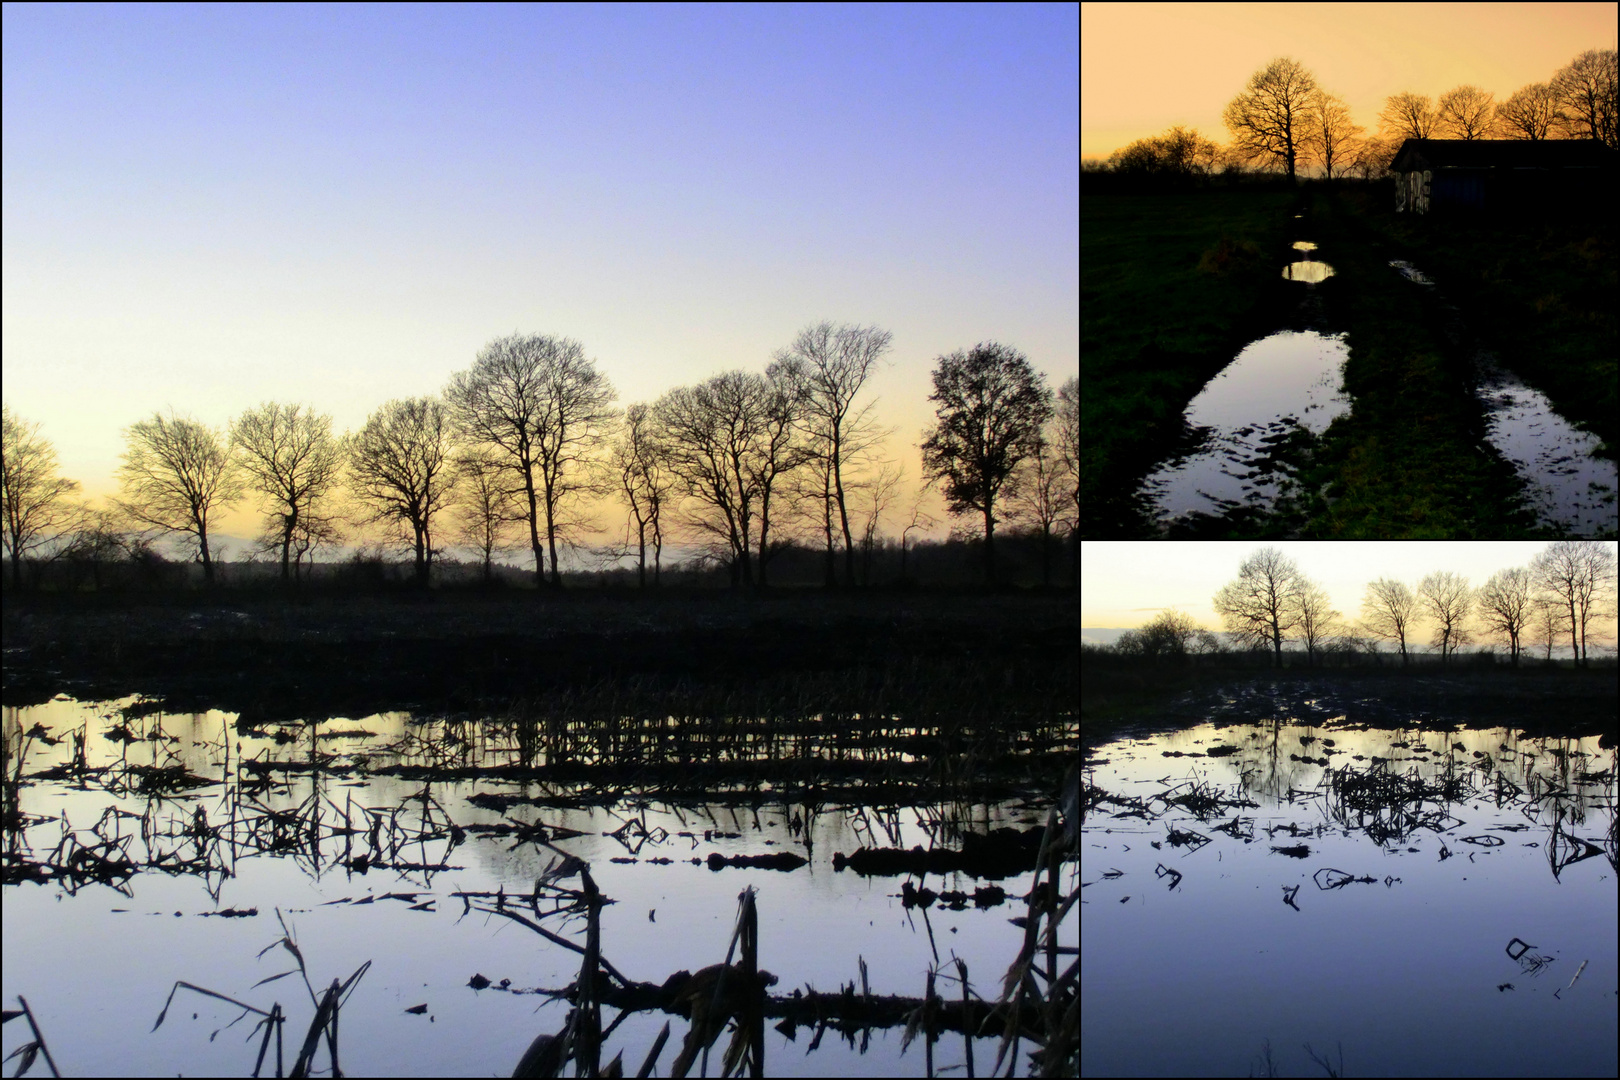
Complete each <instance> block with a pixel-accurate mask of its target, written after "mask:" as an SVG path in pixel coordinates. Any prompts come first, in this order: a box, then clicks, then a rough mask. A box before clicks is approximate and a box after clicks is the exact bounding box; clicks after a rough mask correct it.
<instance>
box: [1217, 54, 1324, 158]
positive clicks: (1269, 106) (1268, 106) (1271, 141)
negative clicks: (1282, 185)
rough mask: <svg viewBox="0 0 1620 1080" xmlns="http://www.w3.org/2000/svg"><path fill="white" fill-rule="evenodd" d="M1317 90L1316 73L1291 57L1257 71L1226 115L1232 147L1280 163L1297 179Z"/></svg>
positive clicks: (1250, 155)
mask: <svg viewBox="0 0 1620 1080" xmlns="http://www.w3.org/2000/svg"><path fill="white" fill-rule="evenodd" d="M1316 90H1317V88H1316V79H1315V77H1314V76H1312V75H1311V73H1310V72H1308V71H1306V70H1305V66H1304V65H1303V64H1301V63H1300V62H1299V61H1297V60H1292V59H1289V58H1287V57H1282V58H1280V59H1277V60H1273V61H1272V62H1271V63H1269V64H1267V65H1266V66H1265V67H1264V68H1262V69H1260V70H1259V71H1257V72H1255V73H1254V75H1252V76H1251V77H1250V78H1249V84H1248V86H1247V87H1246V88H1245V89H1244V91H1243V93H1241V94H1239V95H1238V96H1237V97H1235V98H1233V99H1232V101H1231V102H1230V103H1229V104H1228V105H1227V106H1226V111H1225V112H1224V113H1223V114H1222V118H1223V119H1224V120H1225V121H1226V127H1227V130H1229V131H1231V133H1232V150H1233V152H1234V153H1236V154H1238V155H1239V156H1241V157H1243V158H1244V159H1246V160H1249V161H1253V160H1255V159H1257V158H1260V159H1270V160H1273V161H1276V162H1279V163H1280V164H1282V165H1283V167H1284V168H1286V169H1287V171H1288V182H1289V183H1294V182H1295V180H1296V176H1295V170H1296V168H1297V167H1298V165H1299V164H1300V159H1301V158H1302V157H1303V156H1304V154H1305V152H1306V147H1307V145H1308V139H1309V135H1310V128H1311V123H1310V115H1311V101H1312V99H1313V97H1314V95H1315V94H1316Z"/></svg>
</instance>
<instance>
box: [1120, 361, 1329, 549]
mask: <svg viewBox="0 0 1620 1080" xmlns="http://www.w3.org/2000/svg"><path fill="white" fill-rule="evenodd" d="M1348 355H1349V347H1348V346H1347V345H1346V344H1345V341H1344V337H1343V335H1339V334H1321V333H1318V332H1317V331H1315V330H1303V331H1298V330H1284V331H1280V332H1279V333H1275V334H1272V335H1270V336H1269V337H1264V338H1261V339H1260V340H1259V341H1255V342H1252V343H1251V344H1249V345H1247V346H1246V347H1244V349H1243V351H1242V352H1240V353H1238V355H1237V359H1236V360H1234V361H1233V362H1232V363H1231V364H1229V365H1227V367H1226V368H1225V369H1224V370H1223V371H1222V372H1221V373H1220V374H1219V375H1217V376H1215V378H1213V379H1211V380H1210V381H1209V382H1208V383H1207V384H1205V386H1204V388H1203V389H1202V390H1201V391H1199V393H1198V396H1197V397H1195V398H1193V400H1192V402H1191V403H1190V404H1189V405H1188V406H1187V416H1186V420H1187V423H1188V424H1189V425H1191V426H1193V427H1195V428H1205V429H1207V431H1206V432H1205V435H1204V440H1203V443H1202V445H1201V447H1200V448H1199V449H1198V450H1196V451H1194V452H1193V453H1192V454H1190V455H1187V456H1185V457H1182V458H1180V459H1178V460H1175V461H1172V462H1169V463H1167V464H1166V465H1164V466H1162V467H1161V468H1159V469H1158V470H1156V471H1155V472H1153V473H1152V474H1150V475H1149V476H1148V478H1147V479H1146V480H1145V481H1144V482H1143V489H1142V490H1143V492H1144V493H1145V494H1146V496H1147V498H1148V499H1149V500H1150V501H1151V502H1152V503H1153V504H1154V506H1155V507H1156V508H1157V515H1158V516H1159V517H1160V518H1161V519H1166V518H1177V517H1183V516H1185V515H1189V514H1194V513H1203V514H1220V513H1223V512H1226V511H1229V510H1231V509H1234V508H1235V507H1238V506H1253V507H1264V506H1269V505H1270V504H1271V502H1272V501H1273V500H1275V499H1276V497H1277V493H1278V488H1279V483H1280V480H1279V478H1278V477H1276V476H1275V475H1272V474H1269V473H1262V472H1261V471H1260V470H1258V469H1256V467H1255V466H1256V464H1257V462H1258V461H1259V460H1260V459H1262V458H1264V457H1265V455H1266V454H1267V453H1268V452H1269V451H1270V449H1271V448H1272V447H1273V446H1275V445H1276V444H1277V443H1278V442H1280V441H1281V440H1282V439H1283V438H1285V437H1286V436H1287V435H1288V434H1289V433H1290V432H1292V431H1294V430H1296V429H1297V428H1301V427H1302V428H1304V429H1306V430H1308V431H1310V432H1311V433H1313V434H1321V433H1322V432H1323V431H1325V430H1326V429H1327V426H1328V424H1330V423H1331V422H1332V421H1333V420H1334V418H1336V417H1338V416H1341V415H1343V414H1344V413H1346V412H1348V411H1349V408H1350V399H1349V397H1348V396H1347V395H1346V394H1345V393H1344V392H1343V390H1342V388H1341V377H1342V372H1343V369H1344V361H1345V359H1346V358H1347V357H1348Z"/></svg>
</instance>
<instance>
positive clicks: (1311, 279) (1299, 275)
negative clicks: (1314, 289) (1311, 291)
mask: <svg viewBox="0 0 1620 1080" xmlns="http://www.w3.org/2000/svg"><path fill="white" fill-rule="evenodd" d="M1332 276H1333V267H1331V266H1329V265H1328V264H1327V263H1325V262H1317V261H1315V260H1314V259H1307V260H1304V261H1302V262H1293V263H1289V264H1288V265H1287V266H1285V267H1283V277H1285V278H1287V279H1288V280H1289V281H1304V282H1308V283H1310V284H1312V285H1314V284H1316V283H1317V282H1319V281H1326V280H1327V279H1328V278H1330V277H1332Z"/></svg>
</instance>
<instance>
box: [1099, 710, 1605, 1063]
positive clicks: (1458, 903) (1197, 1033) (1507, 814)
mask: <svg viewBox="0 0 1620 1080" xmlns="http://www.w3.org/2000/svg"><path fill="white" fill-rule="evenodd" d="M1352 708H1354V707H1352ZM1092 765H1093V766H1094V767H1093V768H1090V769H1088V770H1087V772H1086V773H1085V779H1086V783H1087V785H1088V787H1087V789H1086V791H1085V792H1084V794H1083V805H1085V806H1089V807H1090V810H1089V812H1088V813H1087V814H1086V816H1085V817H1084V819H1083V820H1084V824H1083V827H1082V835H1081V847H1080V849H1081V880H1082V893H1081V895H1082V897H1083V898H1084V900H1083V913H1082V916H1081V938H1082V941H1081V955H1082V958H1083V965H1082V969H1081V983H1082V985H1081V998H1080V1000H1081V1010H1082V1016H1081V1040H1082V1047H1081V1061H1082V1069H1083V1070H1084V1073H1085V1074H1087V1075H1098V1076H1242V1075H1245V1074H1247V1075H1265V1073H1264V1071H1261V1068H1262V1067H1261V1066H1260V1064H1259V1063H1258V1061H1257V1059H1258V1057H1259V1056H1260V1053H1261V1051H1262V1047H1263V1046H1264V1045H1265V1043H1266V1042H1267V1040H1269V1042H1270V1044H1271V1047H1272V1049H1273V1052H1274V1057H1275V1059H1276V1061H1277V1064H1278V1067H1279V1075H1284V1076H1305V1075H1322V1073H1321V1071H1320V1069H1318V1068H1317V1067H1316V1066H1314V1065H1313V1064H1312V1062H1311V1061H1310V1060H1309V1058H1308V1057H1307V1055H1306V1052H1305V1050H1304V1049H1303V1044H1305V1043H1309V1044H1311V1046H1312V1048H1313V1049H1314V1050H1315V1051H1316V1052H1317V1053H1319V1054H1322V1053H1325V1054H1327V1055H1328V1056H1329V1057H1331V1058H1332V1059H1333V1060H1334V1061H1335V1063H1336V1062H1337V1053H1338V1048H1339V1046H1340V1045H1342V1047H1343V1054H1344V1063H1345V1068H1346V1070H1347V1071H1346V1072H1345V1073H1343V1075H1350V1076H1537V1075H1558V1076H1612V1075H1614V1073H1615V1068H1616V1006H1617V998H1616V975H1617V970H1616V849H1615V839H1614V836H1613V833H1612V831H1611V830H1612V820H1613V814H1614V802H1615V796H1616V786H1615V770H1616V755H1615V752H1614V751H1613V750H1601V749H1599V747H1598V745H1597V740H1596V739H1582V740H1573V739H1569V740H1552V739H1535V740H1531V739H1524V740H1521V739H1519V738H1518V737H1517V736H1516V735H1515V733H1514V732H1513V731H1511V730H1506V729H1496V730H1480V731H1472V730H1470V731H1454V730H1444V731H1417V730H1388V729H1381V728H1374V727H1369V726H1368V725H1367V724H1365V723H1355V722H1352V720H1351V719H1350V718H1349V717H1347V716H1345V715H1344V713H1343V712H1342V711H1338V710H1336V709H1335V708H1333V707H1323V706H1322V703H1318V702H1315V701H1310V702H1304V703H1303V704H1302V706H1301V707H1300V709H1298V710H1297V711H1296V712H1295V714H1294V716H1293V717H1292V718H1290V719H1287V720H1276V721H1267V722H1248V721H1243V720H1236V721H1221V722H1217V723H1208V724H1203V725H1201V726H1198V727H1194V728H1192V729H1190V730H1187V731H1179V732H1173V733H1170V734H1164V735H1158V736H1153V737H1151V738H1142V739H1136V740H1123V741H1120V742H1117V743H1114V744H1111V745H1109V746H1106V747H1103V748H1102V749H1101V751H1100V752H1099V753H1098V755H1097V756H1096V758H1094V759H1092ZM1515 939H1518V940H1517V941H1516V940H1515ZM1525 946H1528V947H1527V948H1526V947H1525ZM1583 962H1586V965H1587V966H1586V968H1585V970H1584V972H1582V973H1581V976H1580V978H1579V980H1578V981H1576V982H1575V985H1574V986H1573V987H1571V986H1570V985H1569V984H1570V982H1571V980H1572V979H1573V978H1574V976H1575V975H1576V972H1577V970H1579V969H1580V967H1581V965H1582V963H1583Z"/></svg>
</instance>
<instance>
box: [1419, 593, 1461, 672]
mask: <svg viewBox="0 0 1620 1080" xmlns="http://www.w3.org/2000/svg"><path fill="white" fill-rule="evenodd" d="M1418 603H1419V605H1420V606H1421V607H1422V609H1423V611H1424V613H1425V614H1427V615H1428V616H1429V617H1430V618H1432V619H1433V620H1434V624H1435V626H1434V642H1435V644H1437V645H1439V646H1440V663H1442V664H1444V663H1445V662H1446V658H1447V657H1448V656H1450V655H1451V653H1453V652H1456V651H1457V649H1458V647H1459V646H1462V645H1466V644H1468V640H1469V632H1468V616H1469V615H1470V614H1471V613H1472V612H1473V607H1474V592H1473V590H1472V589H1470V588H1469V587H1468V579H1467V578H1465V577H1459V576H1458V575H1456V574H1453V573H1452V572H1451V571H1449V570H1444V571H1439V572H1437V573H1433V574H1430V575H1428V576H1427V577H1425V578H1424V579H1423V580H1422V581H1421V582H1420V583H1419V584H1418Z"/></svg>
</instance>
